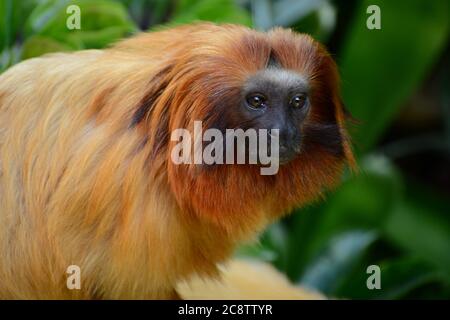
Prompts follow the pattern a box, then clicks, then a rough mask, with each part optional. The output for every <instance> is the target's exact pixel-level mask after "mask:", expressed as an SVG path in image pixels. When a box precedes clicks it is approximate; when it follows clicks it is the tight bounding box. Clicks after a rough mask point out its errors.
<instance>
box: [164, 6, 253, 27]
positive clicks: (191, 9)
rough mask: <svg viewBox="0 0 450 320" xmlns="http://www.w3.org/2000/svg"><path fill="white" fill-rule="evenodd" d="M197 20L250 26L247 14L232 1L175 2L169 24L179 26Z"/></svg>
mask: <svg viewBox="0 0 450 320" xmlns="http://www.w3.org/2000/svg"><path fill="white" fill-rule="evenodd" d="M199 20H200V21H212V22H217V23H236V24H243V25H247V26H250V25H251V19H250V16H249V14H248V13H247V12H246V11H245V10H244V9H242V8H240V7H239V6H238V5H237V4H236V3H235V1H233V0H198V1H197V0H195V1H194V0H180V1H178V2H177V6H176V8H175V12H174V15H173V17H172V19H171V23H173V24H181V23H188V22H192V21H199Z"/></svg>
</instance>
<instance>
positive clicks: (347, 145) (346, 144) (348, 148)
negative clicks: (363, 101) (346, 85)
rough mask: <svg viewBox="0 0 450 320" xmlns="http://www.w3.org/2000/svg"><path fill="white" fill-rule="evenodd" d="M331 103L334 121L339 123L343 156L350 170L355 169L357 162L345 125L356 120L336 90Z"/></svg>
mask: <svg viewBox="0 0 450 320" xmlns="http://www.w3.org/2000/svg"><path fill="white" fill-rule="evenodd" d="M333 104H334V107H335V108H334V109H335V117H336V122H337V124H338V125H339V130H340V133H341V136H342V148H343V150H344V156H345V158H346V160H347V163H348V165H349V167H350V169H351V170H353V171H357V170H358V168H357V164H356V160H355V156H354V155H353V150H352V143H351V137H350V134H349V133H348V130H347V127H348V125H349V124H350V125H351V124H355V123H357V120H356V119H355V118H354V117H353V116H352V115H351V113H350V112H349V111H348V109H347V108H346V107H345V105H344V103H343V102H342V99H341V98H340V96H339V94H338V92H336V93H335V97H334V98H333Z"/></svg>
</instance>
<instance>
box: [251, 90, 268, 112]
mask: <svg viewBox="0 0 450 320" xmlns="http://www.w3.org/2000/svg"><path fill="white" fill-rule="evenodd" d="M247 104H248V105H249V106H250V107H251V108H253V109H260V108H264V107H265V106H266V97H265V96H263V95H262V94H260V93H255V94H251V95H249V96H247Z"/></svg>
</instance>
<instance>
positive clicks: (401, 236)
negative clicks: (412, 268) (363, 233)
mask: <svg viewBox="0 0 450 320" xmlns="http://www.w3.org/2000/svg"><path fill="white" fill-rule="evenodd" d="M448 208H449V203H448V201H444V200H439V199H438V198H437V197H436V196H433V197H430V195H426V193H425V191H422V190H421V189H418V190H414V191H411V190H410V191H409V192H408V194H407V196H406V197H405V199H404V200H403V201H400V202H398V204H397V205H396V207H395V209H394V212H393V214H392V215H391V216H390V217H389V219H388V221H387V224H386V235H387V237H388V238H389V239H390V240H391V241H392V242H393V243H394V244H395V245H396V246H398V247H399V248H402V249H403V250H405V251H407V252H409V253H411V254H413V255H415V256H418V257H420V258H422V259H423V260H424V261H427V262H428V263H430V264H432V265H434V266H435V267H437V268H439V269H440V270H442V271H443V272H444V273H445V274H446V275H447V276H448V277H449V279H450V223H449V221H448V212H449V211H448Z"/></svg>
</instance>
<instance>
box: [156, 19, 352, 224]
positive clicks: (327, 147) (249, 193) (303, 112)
mask: <svg viewBox="0 0 450 320" xmlns="http://www.w3.org/2000/svg"><path fill="white" fill-rule="evenodd" d="M186 37H187V39H186V42H187V43H186V44H184V45H183V46H182V49H180V53H179V54H178V55H175V57H174V59H173V62H172V64H171V66H170V68H168V69H167V70H165V71H164V72H166V75H165V76H164V79H165V80H164V81H163V83H164V88H162V89H161V90H160V91H159V92H160V96H159V97H158V101H159V104H160V105H165V106H167V104H169V105H170V108H169V109H168V114H166V116H165V117H166V118H165V119H166V121H167V128H168V131H169V133H170V132H171V131H173V130H175V129H178V128H186V129H188V130H189V131H191V132H192V133H193V131H194V130H193V128H194V122H195V121H202V128H203V130H206V129H211V128H213V129H218V130H220V132H225V131H226V130H227V129H238V128H239V129H244V130H248V129H256V130H260V129H267V130H268V132H269V133H267V135H268V137H269V139H268V140H267V141H270V138H271V137H272V135H271V134H270V130H272V129H277V132H278V136H277V137H278V140H279V155H278V158H277V160H278V161H279V165H280V166H279V169H278V171H277V172H276V174H273V175H262V174H261V171H260V169H261V163H259V162H258V163H257V164H248V163H247V164H214V165H209V166H205V165H198V164H175V163H173V162H172V161H171V160H170V151H171V150H172V149H173V148H174V147H175V145H176V144H177V142H175V141H168V143H167V145H168V146H169V148H167V150H166V159H168V163H167V165H168V172H169V183H170V186H171V189H172V191H173V194H174V195H175V198H176V199H177V202H178V204H179V206H180V207H182V208H183V209H185V211H187V212H191V213H192V216H193V217H197V218H201V219H206V220H208V221H212V222H213V223H217V224H219V225H221V226H223V227H224V229H226V230H229V231H232V230H243V231H245V230H248V229H255V228H259V227H260V226H262V225H264V224H265V223H266V222H267V221H270V220H272V219H274V218H276V217H279V216H281V215H282V214H284V213H286V212H288V211H289V210H291V209H292V208H294V207H296V206H301V205H303V204H305V203H306V202H308V201H312V200H314V199H316V198H317V197H319V196H321V195H322V194H323V192H324V191H325V190H326V189H329V188H331V187H333V186H335V185H336V184H337V183H338V181H339V179H340V176H341V174H342V170H343V168H344V166H345V164H346V163H349V164H353V161H354V160H353V156H352V153H351V148H350V143H349V139H348V136H347V132H346V130H345V128H344V121H345V112H344V110H343V105H342V103H341V99H340V95H339V77H338V72H337V68H336V65H335V63H334V62H333V60H332V58H331V57H330V56H329V54H328V53H327V52H326V50H325V49H324V48H323V47H322V46H321V45H320V44H319V43H317V42H315V41H314V40H313V39H312V38H311V37H309V36H307V35H303V34H296V33H294V32H292V31H290V30H285V29H275V30H273V31H270V32H268V33H260V32H256V31H253V30H250V29H247V28H243V27H237V26H222V27H219V26H215V25H209V24H207V25H203V26H202V27H200V26H197V28H196V29H191V30H190V32H188V33H187V35H186ZM161 110H162V109H161ZM161 114H163V113H161ZM193 134H194V133H193Z"/></svg>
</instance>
